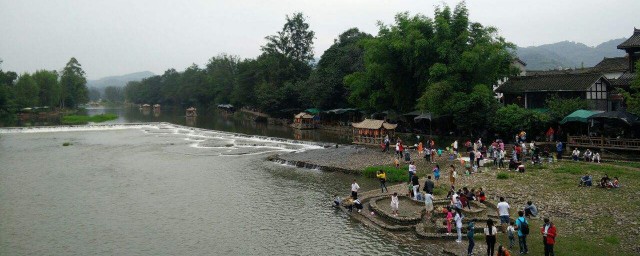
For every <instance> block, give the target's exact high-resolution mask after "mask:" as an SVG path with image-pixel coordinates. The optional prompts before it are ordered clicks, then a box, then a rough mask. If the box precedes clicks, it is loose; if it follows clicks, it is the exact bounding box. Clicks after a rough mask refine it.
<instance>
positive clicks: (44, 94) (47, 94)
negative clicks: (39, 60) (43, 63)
mask: <svg viewBox="0 0 640 256" xmlns="http://www.w3.org/2000/svg"><path fill="white" fill-rule="evenodd" d="M33 80H35V82H36V84H38V87H39V88H40V93H39V97H40V100H39V101H40V105H42V106H50V107H55V106H58V105H60V99H61V98H62V87H61V86H60V81H59V80H58V72H57V71H55V70H54V71H49V70H38V71H36V72H35V73H34V74H33Z"/></svg>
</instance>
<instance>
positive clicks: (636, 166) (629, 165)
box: [609, 162, 640, 168]
mask: <svg viewBox="0 0 640 256" xmlns="http://www.w3.org/2000/svg"><path fill="white" fill-rule="evenodd" d="M609 164H612V165H617V166H626V167H632V168H640V163H638V162H610V163H609Z"/></svg>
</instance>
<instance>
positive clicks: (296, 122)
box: [291, 112, 318, 130]
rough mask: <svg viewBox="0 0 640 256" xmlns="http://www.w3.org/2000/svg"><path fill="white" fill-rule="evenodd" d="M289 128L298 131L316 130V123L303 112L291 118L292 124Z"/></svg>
mask: <svg viewBox="0 0 640 256" xmlns="http://www.w3.org/2000/svg"><path fill="white" fill-rule="evenodd" d="M291 126H292V127H293V128H296V129H300V130H306V129H316V128H318V126H317V125H316V122H315V121H314V119H313V116H312V115H311V114H307V113H305V112H300V113H299V114H297V115H295V116H293V124H291Z"/></svg>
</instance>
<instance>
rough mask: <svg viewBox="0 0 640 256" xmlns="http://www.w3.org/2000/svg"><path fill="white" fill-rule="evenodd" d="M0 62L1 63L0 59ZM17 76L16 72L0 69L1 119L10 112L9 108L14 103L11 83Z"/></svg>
mask: <svg viewBox="0 0 640 256" xmlns="http://www.w3.org/2000/svg"><path fill="white" fill-rule="evenodd" d="M0 64H2V60H1V59H0ZM17 78H18V74H17V73H16V72H13V71H6V72H5V71H2V69H0V117H3V118H2V119H4V116H6V115H9V113H10V112H12V111H11V108H12V106H13V105H14V100H13V98H14V97H13V84H14V82H15V80H16V79H17Z"/></svg>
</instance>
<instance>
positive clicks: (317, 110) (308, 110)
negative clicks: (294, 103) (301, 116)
mask: <svg viewBox="0 0 640 256" xmlns="http://www.w3.org/2000/svg"><path fill="white" fill-rule="evenodd" d="M321 111H322V110H320V109H319V108H309V109H306V110H305V111H304V112H307V113H309V114H314V115H317V114H318V113H320V112H321Z"/></svg>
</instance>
